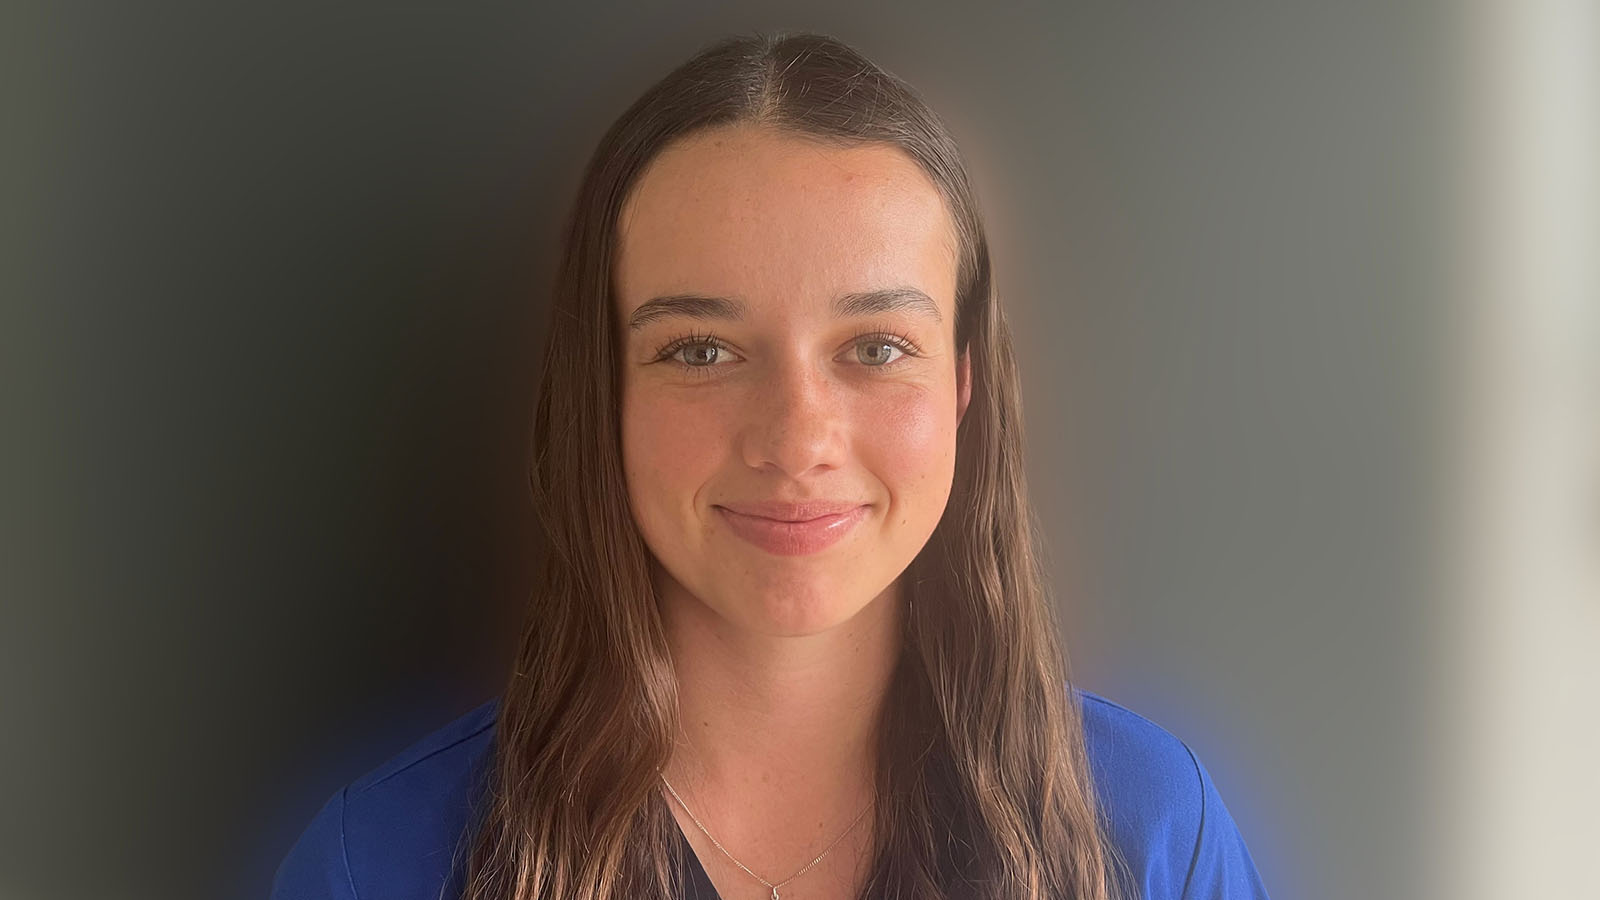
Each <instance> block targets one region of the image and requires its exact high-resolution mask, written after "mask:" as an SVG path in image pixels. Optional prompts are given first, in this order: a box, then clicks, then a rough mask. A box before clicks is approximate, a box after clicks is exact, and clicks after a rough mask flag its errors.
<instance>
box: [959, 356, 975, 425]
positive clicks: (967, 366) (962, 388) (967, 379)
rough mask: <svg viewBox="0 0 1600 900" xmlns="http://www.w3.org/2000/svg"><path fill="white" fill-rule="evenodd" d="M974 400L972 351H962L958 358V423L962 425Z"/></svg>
mask: <svg viewBox="0 0 1600 900" xmlns="http://www.w3.org/2000/svg"><path fill="white" fill-rule="evenodd" d="M971 402H972V351H971V350H970V349H969V350H963V351H961V357H960V358H959V359H957V360H956V424H957V425H960V424H961V420H962V418H964V417H965V416H966V414H967V405H968V404H970V403H971Z"/></svg>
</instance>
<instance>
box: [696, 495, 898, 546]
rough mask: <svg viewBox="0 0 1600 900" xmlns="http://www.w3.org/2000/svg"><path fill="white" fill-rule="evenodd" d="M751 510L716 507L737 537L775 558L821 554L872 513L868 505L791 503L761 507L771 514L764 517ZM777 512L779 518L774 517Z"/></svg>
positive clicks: (746, 508) (746, 507)
mask: <svg viewBox="0 0 1600 900" xmlns="http://www.w3.org/2000/svg"><path fill="white" fill-rule="evenodd" d="M751 508H752V507H750V506H742V508H734V507H729V506H715V507H713V509H715V510H716V511H717V513H718V514H719V515H721V517H722V520H723V521H724V522H726V523H727V525H728V527H729V530H731V531H732V532H733V533H734V534H735V535H737V536H738V537H740V538H742V539H744V540H745V541H747V542H748V543H750V544H753V545H755V546H756V547H759V548H761V549H762V550H765V551H767V552H768V553H771V554H773V555H774V556H808V555H810V554H813V553H820V552H822V551H823V550H826V549H828V548H829V547H832V546H833V545H834V544H837V543H838V542H839V541H841V540H843V539H844V537H845V535H847V534H849V533H850V532H851V531H852V530H853V529H854V528H855V526H856V525H857V524H859V523H860V522H861V520H862V519H864V518H866V516H867V513H868V511H870V510H871V507H870V506H868V505H866V504H841V503H825V504H813V505H811V506H809V507H807V506H806V505H805V504H788V505H787V508H782V509H774V508H773V506H772V505H764V506H763V505H757V506H756V507H755V508H759V509H762V510H763V512H765V513H769V514H766V515H763V514H758V513H753V512H748V511H746V510H749V509H751ZM818 510H822V511H820V512H819V511H818ZM773 512H777V513H779V515H776V516H774V515H770V513H773Z"/></svg>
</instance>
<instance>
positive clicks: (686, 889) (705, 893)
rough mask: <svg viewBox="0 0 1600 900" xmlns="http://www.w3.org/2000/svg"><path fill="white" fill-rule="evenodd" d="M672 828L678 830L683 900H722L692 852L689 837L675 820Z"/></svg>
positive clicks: (698, 859)
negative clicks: (681, 852) (681, 862)
mask: <svg viewBox="0 0 1600 900" xmlns="http://www.w3.org/2000/svg"><path fill="white" fill-rule="evenodd" d="M673 826H674V827H675V828H677V830H678V844H679V846H680V847H681V848H682V850H683V867H682V870H681V871H680V873H679V874H681V875H682V876H683V877H682V878H681V879H680V881H681V882H682V883H683V900H722V895H721V894H718V893H717V888H716V886H715V885H713V884H712V883H711V876H710V875H708V874H706V867H705V866H704V865H703V864H701V862H700V857H699V856H698V855H697V854H696V853H695V852H694V845H693V844H691V843H689V836H688V835H687V834H684V832H683V827H682V826H681V825H679V824H678V822H677V819H676V818H674V819H673Z"/></svg>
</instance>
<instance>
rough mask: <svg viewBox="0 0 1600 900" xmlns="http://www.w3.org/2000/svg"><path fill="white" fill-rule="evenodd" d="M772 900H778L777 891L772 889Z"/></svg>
mask: <svg viewBox="0 0 1600 900" xmlns="http://www.w3.org/2000/svg"><path fill="white" fill-rule="evenodd" d="M772 900H779V898H778V889H777V888H773V889H772Z"/></svg>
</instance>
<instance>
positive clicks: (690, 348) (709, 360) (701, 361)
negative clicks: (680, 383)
mask: <svg viewBox="0 0 1600 900" xmlns="http://www.w3.org/2000/svg"><path fill="white" fill-rule="evenodd" d="M725 358H726V359H728V360H732V359H736V358H737V357H735V356H734V354H733V351H732V350H730V349H729V348H728V346H727V345H726V344H723V343H722V342H721V341H719V340H717V338H716V337H715V336H714V335H710V334H691V335H687V336H684V337H681V338H677V339H675V340H672V341H670V342H668V343H667V345H666V346H664V347H662V348H661V349H660V350H659V351H657V353H656V361H657V362H667V361H671V362H674V363H676V364H677V367H678V368H679V369H682V370H689V371H693V372H694V373H695V374H710V373H709V371H707V370H709V369H713V368H718V363H719V362H721V361H723V360H724V359H725Z"/></svg>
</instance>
